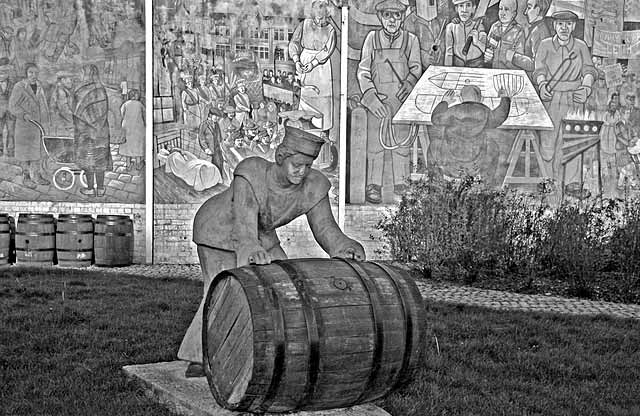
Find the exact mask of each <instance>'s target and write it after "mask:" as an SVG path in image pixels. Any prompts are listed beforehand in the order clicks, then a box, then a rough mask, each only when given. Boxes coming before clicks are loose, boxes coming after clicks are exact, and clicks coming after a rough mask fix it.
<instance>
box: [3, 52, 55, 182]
mask: <svg viewBox="0 0 640 416" xmlns="http://www.w3.org/2000/svg"><path fill="white" fill-rule="evenodd" d="M38 73H39V71H38V67H37V66H36V64H33V63H29V64H26V65H25V75H26V78H25V79H23V80H22V81H18V82H17V83H16V85H15V86H14V87H13V89H12V90H11V96H10V97H9V111H10V112H11V114H13V115H14V117H15V118H16V127H15V137H16V138H17V140H16V143H15V157H16V160H17V161H18V162H21V164H22V184H23V185H24V186H26V187H27V188H31V189H34V188H35V187H36V186H37V185H49V184H50V183H51V182H50V181H49V180H48V179H46V178H45V177H44V176H45V175H46V173H45V172H44V171H43V169H44V167H43V166H42V162H43V158H44V156H45V155H44V150H43V148H42V143H41V141H42V139H41V137H40V130H38V128H37V127H36V126H35V125H34V124H33V123H31V120H33V121H36V122H38V123H40V125H41V126H42V127H43V128H44V131H45V132H46V131H49V130H50V128H51V124H50V118H49V105H48V104H47V97H46V95H45V92H44V87H43V86H42V84H41V83H40V81H39V80H38Z"/></svg>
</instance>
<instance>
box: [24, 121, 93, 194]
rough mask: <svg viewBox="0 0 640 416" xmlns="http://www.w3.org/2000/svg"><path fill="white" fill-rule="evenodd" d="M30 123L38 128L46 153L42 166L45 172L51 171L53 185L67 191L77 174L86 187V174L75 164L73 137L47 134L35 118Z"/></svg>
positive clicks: (72, 184) (71, 186)
mask: <svg viewBox="0 0 640 416" xmlns="http://www.w3.org/2000/svg"><path fill="white" fill-rule="evenodd" d="M31 123H33V124H34V125H35V126H36V127H37V128H38V130H40V137H41V140H42V147H43V148H44V151H45V153H46V158H45V159H44V166H43V167H44V169H45V170H46V171H47V172H53V174H52V180H51V182H52V183H53V185H54V186H55V187H56V188H57V189H59V190H61V191H68V190H69V189H71V188H73V186H74V185H75V183H76V176H78V177H79V178H80V183H81V184H82V186H84V187H85V188H86V187H87V176H86V175H85V172H84V169H81V168H79V167H78V165H77V164H76V153H75V138H74V137H66V136H52V135H47V134H46V132H45V131H44V128H43V127H42V125H41V124H40V123H38V122H37V121H35V120H31Z"/></svg>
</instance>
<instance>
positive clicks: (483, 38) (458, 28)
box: [444, 0, 487, 68]
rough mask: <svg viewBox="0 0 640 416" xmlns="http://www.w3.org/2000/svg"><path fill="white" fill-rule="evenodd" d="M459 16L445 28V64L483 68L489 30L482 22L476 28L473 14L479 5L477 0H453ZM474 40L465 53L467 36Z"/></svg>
mask: <svg viewBox="0 0 640 416" xmlns="http://www.w3.org/2000/svg"><path fill="white" fill-rule="evenodd" d="M452 2H453V7H454V8H455V9H456V13H458V17H456V18H454V19H453V20H451V23H449V24H448V25H447V29H446V30H445V37H444V43H445V54H444V64H445V65H447V66H466V67H472V68H482V67H483V66H484V50H485V47H486V44H487V32H485V28H484V25H483V24H482V23H480V24H479V25H478V26H477V28H476V23H477V22H476V20H474V19H473V15H474V13H475V12H476V8H477V7H478V4H477V0H452ZM468 37H471V38H472V39H473V42H472V44H471V47H470V48H469V51H468V52H467V54H466V55H465V54H464V53H463V50H464V47H465V43H466V42H467V38H468Z"/></svg>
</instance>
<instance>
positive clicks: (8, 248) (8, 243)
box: [0, 214, 15, 267]
mask: <svg viewBox="0 0 640 416" xmlns="http://www.w3.org/2000/svg"><path fill="white" fill-rule="evenodd" d="M14 233H15V228H14V225H13V217H11V216H9V214H0V267H2V266H9V265H10V264H11V263H12V261H13V258H12V257H13V255H14V253H12V251H14V250H15V246H14V244H15V240H14V239H15V234H14Z"/></svg>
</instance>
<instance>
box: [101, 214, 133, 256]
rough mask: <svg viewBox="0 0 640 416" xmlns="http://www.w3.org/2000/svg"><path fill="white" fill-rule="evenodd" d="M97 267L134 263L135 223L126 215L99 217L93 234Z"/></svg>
mask: <svg viewBox="0 0 640 416" xmlns="http://www.w3.org/2000/svg"><path fill="white" fill-rule="evenodd" d="M93 250H94V256H95V264H96V266H129V265H130V264H131V263H133V221H132V220H131V218H129V217H128V216H126V215H98V217H97V218H96V223H95V229H94V233H93Z"/></svg>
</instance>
